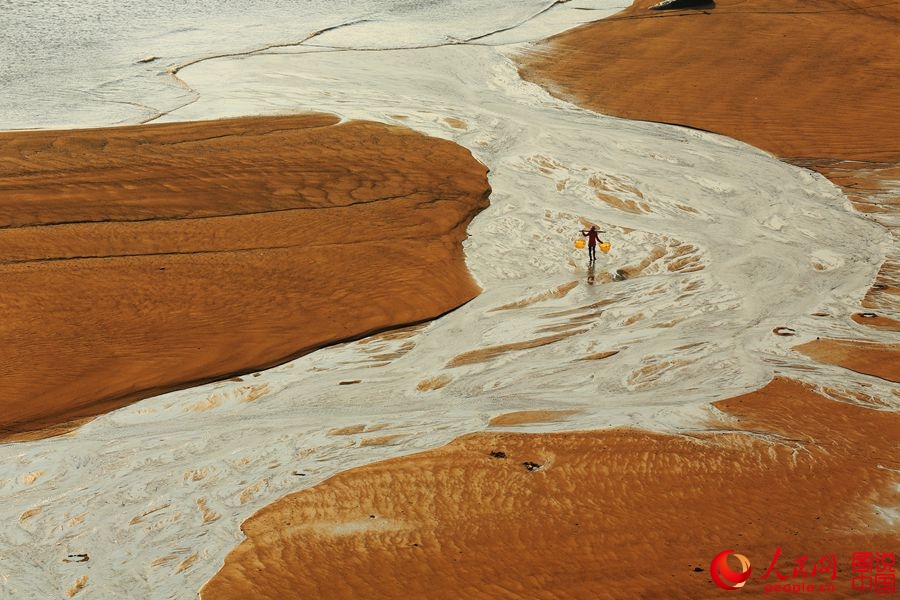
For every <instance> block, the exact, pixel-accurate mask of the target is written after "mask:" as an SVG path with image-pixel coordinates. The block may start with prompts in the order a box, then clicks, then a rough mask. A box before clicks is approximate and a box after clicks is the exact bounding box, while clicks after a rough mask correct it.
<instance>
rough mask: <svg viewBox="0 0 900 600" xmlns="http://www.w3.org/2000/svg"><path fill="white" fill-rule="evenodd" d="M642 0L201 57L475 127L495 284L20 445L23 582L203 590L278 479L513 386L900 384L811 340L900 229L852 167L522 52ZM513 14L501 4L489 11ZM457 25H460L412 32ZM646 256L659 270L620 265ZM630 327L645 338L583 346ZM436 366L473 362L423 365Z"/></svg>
mask: <svg viewBox="0 0 900 600" xmlns="http://www.w3.org/2000/svg"><path fill="white" fill-rule="evenodd" d="M411 4H412V3H411ZM482 4H486V3H482ZM549 4H550V3H546V2H545V3H534V6H532V7H531V9H534V8H535V7H537V9H538V10H532V11H531V13H529V14H536V13H537V12H539V11H540V9H541V8H545V7H547V6H549ZM585 8H593V9H598V10H593V11H588V10H582V9H585ZM616 8H618V7H616V6H615V5H614V4H613V3H612V2H581V3H576V2H570V3H565V4H559V5H557V6H555V7H554V8H551V9H550V10H548V11H546V12H544V13H542V14H541V15H540V16H538V17H537V18H533V19H531V18H525V17H526V16H527V15H517V16H516V18H512V17H510V18H509V19H507V20H508V21H509V22H510V23H512V24H515V23H517V22H520V23H522V25H521V26H520V27H514V28H512V29H510V30H507V31H504V32H501V33H498V34H496V35H491V36H487V37H483V38H480V39H479V40H477V42H473V43H469V44H459V43H457V41H456V40H451V39H449V38H450V37H452V36H457V35H459V34H458V32H457V30H456V29H455V27H456V24H458V21H455V20H448V23H450V25H447V29H445V30H442V29H441V28H442V27H443V26H444V25H443V22H441V21H440V20H434V21H427V20H426V21H422V23H426V24H425V25H422V26H421V29H422V34H421V35H422V39H420V40H417V39H416V38H415V35H417V34H415V33H410V32H415V31H417V29H416V27H415V26H414V24H415V23H414V22H415V21H416V20H415V19H414V18H412V17H410V19H409V20H408V21H404V20H403V19H404V17H403V16H397V17H396V18H394V19H382V20H373V21H366V22H365V23H360V24H359V25H351V26H347V27H342V28H339V29H335V30H332V31H330V32H326V33H323V34H321V35H318V36H316V37H314V38H312V39H310V40H309V42H308V43H306V44H303V45H300V46H295V47H290V48H279V49H273V50H270V51H265V52H259V53H253V54H251V55H248V56H240V57H228V58H221V59H214V60H207V61H202V62H199V63H196V64H194V65H192V66H189V67H186V68H184V69H182V70H181V71H180V72H179V74H178V75H179V77H180V78H181V79H182V80H183V81H184V83H185V85H186V86H187V87H186V88H185V92H186V94H187V95H188V96H190V99H191V100H192V102H191V103H190V104H187V105H185V106H183V107H182V108H180V109H178V110H176V111H174V112H171V113H169V114H167V115H165V116H164V117H163V119H162V120H170V121H171V120H194V119H208V118H216V117H225V116H234V115H244V114H276V113H287V112H303V111H310V110H316V111H329V112H334V113H337V114H339V115H341V116H342V117H345V118H348V119H357V118H363V119H372V120H376V121H383V122H388V123H395V124H402V125H405V126H408V127H412V128H413V129H415V130H418V131H421V132H423V133H426V134H429V135H433V136H438V137H443V138H447V139H451V140H453V141H455V142H457V143H459V144H461V145H463V146H465V147H467V148H469V149H470V150H471V151H472V153H473V154H474V155H475V156H476V157H477V158H478V159H479V160H481V161H482V162H484V163H485V164H486V165H488V166H489V167H490V169H491V173H490V182H491V186H492V187H493V190H494V192H493V195H492V198H491V206H490V207H489V208H488V209H487V210H485V211H484V212H483V213H481V214H480V215H479V216H478V217H477V218H476V219H475V221H474V222H473V223H472V225H471V226H470V228H469V233H470V238H469V240H468V241H467V242H466V256H467V261H468V265H469V268H470V269H471V271H472V272H473V274H474V276H475V277H476V278H477V280H478V282H479V283H480V284H481V286H482V287H483V288H484V293H483V294H481V295H480V296H479V297H478V298H476V299H475V300H473V301H472V302H470V303H469V304H467V305H466V306H464V307H462V308H460V309H459V310H457V311H454V312H452V313H450V314H449V315H446V316H445V317H442V318H441V319H438V320H437V321H434V322H432V323H430V324H428V325H425V326H423V327H421V328H418V329H416V330H415V331H414V332H412V333H411V334H410V335H408V336H405V337H394V336H390V335H388V336H376V337H374V338H369V339H365V340H361V341H359V342H354V343H350V344H343V345H338V346H334V347H331V348H327V349H324V350H320V351H318V352H314V353H312V354H310V355H307V356H305V357H303V358H301V359H298V360H296V361H293V362H291V363H288V364H285V365H282V366H280V367H276V368H274V369H271V370H269V371H266V372H263V373H262V374H261V375H260V376H258V377H246V378H245V381H243V382H234V381H227V382H220V383H215V384H211V385H207V386H202V387H198V388H194V389H189V390H183V391H180V392H175V393H171V394H167V395H164V396H159V397H156V398H151V399H148V400H145V401H142V402H139V403H136V404H134V405H132V406H130V407H127V408H124V409H121V410H119V411H116V412H114V413H111V414H108V415H105V416H102V417H99V418H97V419H96V420H94V421H93V422H91V423H90V424H88V425H86V426H85V427H83V428H82V429H80V430H79V431H78V432H76V433H75V434H73V435H70V436H66V437H62V438H57V439H50V440H44V441H39V442H32V443H21V444H11V445H4V446H0V465H2V466H0V498H2V504H0V516H2V518H3V520H4V523H6V525H5V526H4V528H3V529H2V530H0V596H2V597H4V598H5V597H10V598H54V597H62V596H63V595H64V593H65V591H66V590H67V589H68V588H69V587H70V586H71V585H72V584H73V582H75V581H76V580H77V579H78V578H79V577H84V576H86V577H87V580H86V585H85V587H84V589H83V590H82V591H81V592H79V596H78V597H86V598H136V597H141V598H191V597H195V595H196V593H197V590H198V589H199V588H200V586H201V585H202V584H203V583H204V582H205V581H206V580H207V579H208V578H209V577H211V576H212V575H213V574H214V573H215V572H216V571H217V570H218V569H219V567H220V566H221V564H222V561H223V559H224V556H225V555H226V554H227V552H228V551H229V550H230V549H231V548H232V547H233V546H234V545H235V544H237V543H238V542H239V541H240V540H241V533H240V531H239V525H240V523H241V522H242V521H243V520H244V519H246V518H247V517H248V516H250V515H251V514H252V513H253V512H255V511H256V510H258V509H260V508H261V507H263V506H265V505H267V504H269V503H271V502H272V501H274V500H276V499H277V498H279V497H281V496H283V495H285V494H287V493H290V492H293V491H297V490H300V489H304V488H307V487H309V486H311V485H314V484H315V483H317V482H320V481H322V480H324V479H325V478H327V477H329V476H330V475H332V474H334V473H336V472H338V471H341V470H344V469H347V468H349V467H353V466H356V465H361V464H365V463H369V462H372V461H374V460H378V459H382V458H387V457H392V456H398V455H401V454H406V453H410V452H414V451H418V450H422V449H426V448H431V447H434V446H437V445H440V444H443V443H445V442H447V441H449V440H451V439H453V438H454V437H456V436H458V435H460V434H463V433H467V432H471V431H479V430H484V429H487V428H488V424H487V421H488V419H489V418H491V417H492V416H496V415H498V414H502V413H504V412H508V411H512V410H526V409H575V410H577V411H579V412H578V413H577V414H574V415H572V416H571V417H569V418H568V419H567V420H566V421H562V422H557V423H552V424H546V425H531V426H527V427H520V428H518V429H519V430H523V431H555V430H563V429H576V428H603V427H609V426H615V425H636V426H644V427H651V428H655V429H660V430H666V431H683V430H696V429H698V428H702V427H703V425H702V423H703V419H704V418H705V417H706V416H707V415H708V414H709V412H710V410H711V409H710V408H709V405H708V403H709V402H710V401H712V400H715V399H718V398H723V397H727V396H731V395H734V394H739V393H742V392H747V391H751V390H753V389H757V388H758V387H760V386H762V385H763V384H764V383H765V382H767V381H768V380H769V379H770V378H771V377H772V376H773V375H774V374H776V373H782V374H786V375H788V376H791V377H794V378H797V379H800V380H803V381H809V382H812V383H816V384H820V385H826V386H828V387H831V388H835V389H839V390H840V389H848V390H858V389H863V387H864V386H865V390H866V391H867V392H868V393H869V394H873V395H881V396H882V397H883V398H884V399H886V400H889V399H890V398H892V397H893V396H891V394H890V387H889V386H888V384H887V383H886V382H884V381H882V380H879V379H877V378H869V377H865V376H862V375H856V374H853V373H850V372H847V371H843V370H840V369H838V368H832V367H826V366H821V365H816V364H814V363H812V362H810V361H808V360H806V359H804V358H803V357H802V356H801V355H799V354H798V353H796V352H794V351H792V350H791V349H790V347H791V346H793V345H796V344H798V343H801V342H804V341H807V340H809V339H813V338H815V337H816V336H823V337H824V336H841V337H847V336H851V337H852V336H856V335H857V334H858V330H857V327H859V326H857V325H856V324H855V323H853V322H852V321H850V320H849V319H848V318H847V315H848V314H849V313H851V312H853V311H854V310H856V307H857V303H858V300H859V298H861V296H862V295H863V294H864V293H865V290H866V289H867V287H868V285H869V284H870V283H871V281H872V279H873V277H874V275H875V273H876V271H877V269H878V266H879V264H880V262H881V260H882V258H883V256H884V254H885V253H886V251H887V250H888V248H889V244H890V240H889V237H888V235H887V233H886V232H885V230H884V229H883V228H881V227H879V226H877V225H875V224H874V223H873V222H871V221H869V220H867V219H865V218H862V217H860V216H858V215H856V214H855V213H853V212H852V210H851V208H850V206H849V203H848V201H847V200H846V198H844V196H843V195H842V194H841V193H840V191H839V190H838V189H837V188H835V187H834V186H833V185H831V184H830V183H829V182H828V181H827V180H825V179H824V178H822V177H820V176H818V175H816V174H813V173H810V172H808V171H804V170H801V169H798V168H794V167H791V166H788V165H785V164H783V163H781V162H780V161H778V160H776V159H774V158H773V157H771V156H769V155H768V154H765V153H763V152H761V151H758V150H756V149H754V148H752V147H749V146H747V145H745V144H742V143H740V142H736V141H733V140H730V139H727V138H723V137H720V136H715V135H711V134H706V133H702V132H697V131H692V130H686V129H680V128H675V127H669V126H662V125H655V124H648V123H635V122H630V121H625V120H621V119H614V118H608V117H604V116H600V115H598V114H596V113H593V112H590V111H586V110H582V109H580V108H578V107H575V106H573V105H571V104H567V103H565V102H561V101H559V100H556V99H554V98H552V97H550V96H549V95H547V94H546V93H545V92H544V91H543V90H541V89H540V88H538V87H537V86H534V85H532V84H529V83H525V82H523V81H521V79H520V78H519V77H518V74H517V72H516V69H515V66H514V64H513V62H512V60H511V57H512V56H514V55H515V54H516V53H518V52H523V51H525V50H527V41H528V40H533V39H538V38H541V37H544V36H546V35H549V34H550V33H553V32H555V31H558V30H561V29H564V28H566V27H569V26H571V25H573V24H575V23H577V22H579V21H580V20H584V19H595V18H600V17H602V16H604V15H606V14H609V13H610V12H612V11H613V9H616ZM502 14H506V13H505V12H504V11H500V12H499V13H498V16H497V17H496V18H494V17H493V16H492V13H491V12H490V11H489V10H488V9H484V10H483V11H482V12H481V13H478V14H477V19H480V20H482V21H483V22H484V25H483V26H480V27H474V28H472V29H471V30H470V33H471V31H475V30H479V31H481V30H485V31H486V29H485V28H486V23H488V22H500V21H502V20H503V19H501V18H500V16H499V15H502ZM516 19H518V21H517V20H516ZM349 20H352V19H349ZM479 22H481V21H479ZM448 32H457V33H448ZM441 36H445V37H447V39H448V43H447V44H446V45H440V46H436V47H422V48H407V49H394V50H391V49H386V48H387V47H388V46H390V45H391V44H390V42H391V41H392V40H394V39H397V40H400V41H401V42H402V43H401V45H403V46H428V45H429V44H430V43H431V42H433V40H434V39H437V38H439V37H441ZM417 42H422V43H417ZM354 48H365V50H357V49H354ZM374 48H379V49H377V50H375V49H374ZM603 196H605V197H607V198H610V197H612V198H615V199H617V200H618V201H619V203H618V205H615V203H613V204H611V203H609V202H606V201H604V200H603V198H602V197H603ZM582 219H583V220H585V221H588V222H595V223H598V224H600V225H601V228H602V229H604V230H605V231H606V232H607V233H605V234H603V237H604V239H607V238H608V239H610V240H611V241H612V244H613V248H612V250H611V252H610V253H609V254H608V255H600V257H599V259H598V261H597V265H596V268H595V270H594V272H593V284H592V283H590V282H589V281H588V278H589V276H590V275H591V273H590V272H589V271H588V268H587V257H586V254H585V253H584V251H579V250H576V249H575V248H574V247H573V245H572V240H573V239H574V238H575V235H576V232H577V230H578V229H580V228H581V227H582V226H583V225H582ZM642 262H645V263H646V268H645V269H644V271H643V272H642V273H641V274H639V275H637V276H634V277H632V278H630V279H626V280H624V281H609V282H605V281H606V278H605V277H604V274H614V273H615V272H616V271H617V270H618V269H620V268H623V267H627V266H634V265H638V264H640V263H642ZM359 268H366V267H365V259H364V258H362V259H361V261H360V265H359ZM440 276H441V274H440V273H435V277H440ZM554 290H560V291H558V292H557V293H554V294H545V292H548V291H554ZM564 290H568V291H567V293H563V291H564ZM522 301H525V302H522ZM510 305H512V306H510ZM501 307H505V308H502V309H501V310H497V309H498V308H501ZM814 313H818V314H820V315H828V316H814ZM776 327H790V328H792V329H793V330H795V331H796V333H797V335H796V336H793V337H782V336H777V335H774V334H773V329H774V328H776ZM866 335H867V336H868V337H869V338H875V339H877V337H878V335H879V334H878V332H873V331H870V330H866ZM557 338H558V339H557ZM535 340H538V341H539V343H535V344H530V345H531V346H533V347H530V348H526V349H519V350H513V351H508V352H505V353H500V354H498V355H497V356H495V357H493V358H491V359H488V360H486V361H484V362H474V363H470V362H467V361H457V362H462V363H463V364H459V365H458V366H453V364H455V363H451V361H453V359H454V358H456V357H458V356H460V355H462V354H464V353H466V352H470V351H475V350H479V349H483V348H486V347H493V346H501V345H506V344H517V343H520V342H534V341H535ZM604 352H617V353H616V354H614V355H611V356H609V357H608V358H605V359H602V360H582V359H584V358H586V357H589V356H591V355H597V354H599V353H604ZM385 356H387V357H388V358H385ZM426 379H432V380H434V381H441V382H446V384H445V385H444V386H443V387H441V388H440V389H437V390H431V391H422V390H420V389H419V387H418V384H419V383H420V382H422V381H424V380H426ZM355 380H359V381H360V382H359V383H356V384H353V385H341V383H342V382H348V381H355ZM249 396H254V397H256V398H255V400H253V401H252V402H244V401H243V400H246V399H247V398H248V397H249ZM341 428H343V431H342V432H340V433H341V434H340V435H336V434H334V430H336V429H341ZM329 432H332V433H329ZM378 438H381V439H378ZM373 441H374V442H376V443H375V444H374V445H372V442H373ZM379 442H380V443H381V444H387V445H379V444H378V443H379ZM82 554H85V555H88V556H89V558H90V560H88V561H86V562H79V560H80V559H79V558H78V555H82ZM73 557H74V558H73ZM298 560H299V559H298Z"/></svg>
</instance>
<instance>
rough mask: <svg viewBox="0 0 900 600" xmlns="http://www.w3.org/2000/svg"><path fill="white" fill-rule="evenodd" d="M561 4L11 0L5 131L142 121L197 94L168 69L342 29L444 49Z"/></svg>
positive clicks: (1, 32)
mask: <svg viewBox="0 0 900 600" xmlns="http://www.w3.org/2000/svg"><path fill="white" fill-rule="evenodd" d="M552 4H554V2H553V1H552V0H517V1H516V2H514V3H510V2H508V0H189V1H183V0H0V130H13V129H31V128H67V127H95V126H103V125H118V124H128V123H139V122H143V121H146V120H149V119H152V118H154V117H155V116H156V115H158V114H160V113H162V112H165V111H168V110H171V109H173V108H176V107H178V106H179V105H180V104H183V103H185V102H186V101H188V100H189V98H190V90H188V89H186V88H185V87H183V86H181V85H179V84H178V82H177V81H176V80H175V79H174V78H173V77H171V75H169V74H168V72H167V71H168V69H169V68H171V67H173V66H176V65H179V64H183V63H184V62H188V61H191V60H194V59H197V58H203V57H206V56H213V55H220V54H232V53H241V52H249V51H253V50H257V49H260V48H263V47H265V46H270V45H275V44H291V43H296V42H299V41H301V40H303V39H305V38H307V37H308V36H310V35H311V34H313V33H315V32H316V31H320V30H323V29H327V28H331V27H341V26H342V25H343V26H347V27H349V28H352V27H354V26H355V25H356V24H359V23H368V24H372V23H403V24H409V26H408V28H406V29H405V31H409V36H408V37H406V36H402V37H401V38H400V39H396V38H395V39H385V40H373V39H371V35H369V36H367V35H365V34H363V35H362V36H361V37H360V44H361V45H362V46H364V47H373V46H374V47H392V45H395V46H401V47H402V46H412V45H433V44H439V43H447V42H448V41H453V40H465V39H468V38H470V37H476V36H478V35H482V34H484V33H488V32H489V31H491V30H496V29H500V28H503V27H508V26H512V25H515V24H516V23H518V22H520V21H521V20H523V19H527V18H528V17H529V16H530V15H533V14H536V13H538V12H540V11H541V10H543V9H545V8H547V7H548V6H550V5H552ZM372 31H375V32H376V34H377V32H378V31H383V30H379V29H377V28H374V29H372ZM151 58H152V60H149V59H151ZM142 61H146V62H142Z"/></svg>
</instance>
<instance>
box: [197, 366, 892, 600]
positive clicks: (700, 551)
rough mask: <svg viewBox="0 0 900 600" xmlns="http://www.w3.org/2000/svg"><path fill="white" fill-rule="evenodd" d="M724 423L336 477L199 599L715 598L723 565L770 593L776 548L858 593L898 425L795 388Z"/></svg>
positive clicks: (277, 510)
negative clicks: (817, 565) (860, 566)
mask: <svg viewBox="0 0 900 600" xmlns="http://www.w3.org/2000/svg"><path fill="white" fill-rule="evenodd" d="M716 406H717V408H719V409H720V410H721V411H722V413H723V414H722V420H721V422H711V423H708V424H707V428H705V429H701V430H697V431H687V432H684V433H683V434H682V435H677V436H675V435H667V434H660V433H651V432H643V431H636V430H631V429H612V430H607V431H597V432H576V433H562V434H539V435H529V434H510V433H477V434H472V435H469V436H464V437H462V438H459V439H457V440H455V441H454V442H452V443H451V444H449V445H447V446H444V447H442V448H438V449H436V450H432V451H428V452H424V453H421V454H416V455H412V456H409V457H405V458H399V459H393V460H389V461H385V462H381V463H377V464H373V465H369V466H366V467H362V468H359V469H354V470H352V471H348V472H344V473H340V474H338V475H336V476H334V477H332V478H331V479H330V480H328V481H327V482H325V483H323V484H320V485H319V486H317V487H315V488H313V489H310V490H306V491H303V492H299V493H297V494H293V495H291V496H288V497H286V498H284V499H283V500H280V501H278V502H276V503H275V504H273V505H271V506H269V507H267V508H266V509H264V510H262V511H260V512H259V513H258V514H256V515H255V516H253V517H252V518H251V519H249V520H248V521H246V522H245V523H244V524H243V526H242V529H243V530H244V532H245V534H246V535H247V540H245V541H244V542H243V543H241V544H240V545H239V546H238V547H237V548H236V549H235V550H233V551H232V553H231V554H230V555H229V556H228V558H227V559H226V561H225V566H224V567H223V569H222V570H221V571H220V572H219V573H218V574H217V576H216V577H214V578H213V579H212V580H211V581H210V582H209V583H208V584H207V585H206V586H205V587H204V588H203V590H202V592H201V597H202V598H203V600H211V599H216V600H220V599H224V598H249V597H253V598H284V597H289V596H291V595H293V597H303V598H361V597H366V598H410V597H421V598H448V599H449V598H459V597H460V594H463V595H465V597H467V598H587V597H616V598H619V597H621V598H627V597H639V596H640V597H670V598H707V597H709V598H713V597H719V595H720V594H722V593H723V591H722V590H721V589H719V588H718V587H716V586H714V585H713V584H712V583H711V582H710V578H709V564H710V561H711V560H712V557H713V556H715V555H716V554H718V553H719V552H721V551H722V550H725V549H728V548H738V549H739V550H738V551H739V552H741V553H743V554H745V555H747V556H749V557H750V558H751V561H752V564H753V573H754V576H757V577H762V576H763V574H764V573H765V570H766V566H767V565H768V564H769V562H770V561H771V560H772V558H773V556H774V554H775V549H776V548H777V547H780V548H781V550H782V555H781V560H780V561H779V562H778V565H777V568H778V569H779V571H780V572H782V573H790V572H791V569H792V565H793V562H792V561H793V559H795V558H797V557H800V556H809V557H810V568H811V564H812V562H815V561H817V560H819V558H820V557H822V556H825V555H830V554H834V555H835V556H836V559H837V569H838V574H837V578H836V579H835V580H834V583H835V586H836V589H838V590H839V591H841V592H844V593H847V592H849V591H850V587H851V581H850V576H851V572H850V557H851V554H852V552H855V551H862V550H866V551H887V549H888V548H889V547H891V544H892V543H893V541H894V540H895V539H896V538H895V536H894V532H893V531H892V529H891V527H890V525H889V524H888V523H887V522H886V521H885V516H884V514H883V513H881V512H879V510H878V509H877V508H874V509H873V508H872V505H876V506H878V505H882V506H884V505H889V504H891V503H894V502H896V500H897V494H896V491H892V490H891V489H890V487H889V483H890V482H891V481H892V480H893V479H892V475H891V473H890V470H891V469H897V468H898V466H900V460H898V456H897V452H896V449H897V446H898V443H900V416H898V415H897V414H896V413H894V412H885V411H879V410H873V409H871V408H864V407H860V406H853V405H850V404H844V403H840V402H834V401H832V400H828V399H826V398H824V397H822V396H820V395H818V394H816V393H814V392H813V391H812V390H810V389H809V388H808V387H805V386H803V385H801V384H798V383H796V382H794V381H791V380H787V379H776V380H774V381H773V382H772V383H770V384H769V385H768V386H766V387H765V388H763V389H762V390H760V391H758V392H753V393H750V394H746V395H743V396H740V397H737V398H733V399H730V400H725V401H721V402H718V403H717V404H716ZM811 415H814V417H812V416H811ZM660 531H665V532H669V536H670V537H668V539H669V540H670V543H664V542H663V541H662V538H660V537H659V536H658V535H655V534H653V535H651V534H650V532H660ZM699 532H702V535H700V534H699ZM676 540H677V541H676ZM638 565H643V566H645V567H646V568H638ZM810 581H813V582H816V583H820V582H826V583H831V582H832V580H830V579H829V578H828V577H827V576H822V575H820V576H819V577H818V578H813V579H810ZM772 582H776V583H777V582H778V581H777V580H776V579H775V576H774V575H773V576H771V581H769V583H772ZM763 585H764V583H763V582H759V581H751V582H750V583H748V584H747V591H749V590H750V588H758V590H757V591H760V590H761V588H762V587H763Z"/></svg>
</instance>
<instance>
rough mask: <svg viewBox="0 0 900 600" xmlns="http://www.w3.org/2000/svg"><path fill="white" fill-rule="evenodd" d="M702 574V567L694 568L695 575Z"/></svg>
mask: <svg viewBox="0 0 900 600" xmlns="http://www.w3.org/2000/svg"><path fill="white" fill-rule="evenodd" d="M702 572H703V569H701V568H700V567H694V573H702Z"/></svg>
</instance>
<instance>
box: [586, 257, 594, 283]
mask: <svg viewBox="0 0 900 600" xmlns="http://www.w3.org/2000/svg"><path fill="white" fill-rule="evenodd" d="M594 281H595V277H594V261H591V262H589V263H588V273H587V282H588V285H594Z"/></svg>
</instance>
